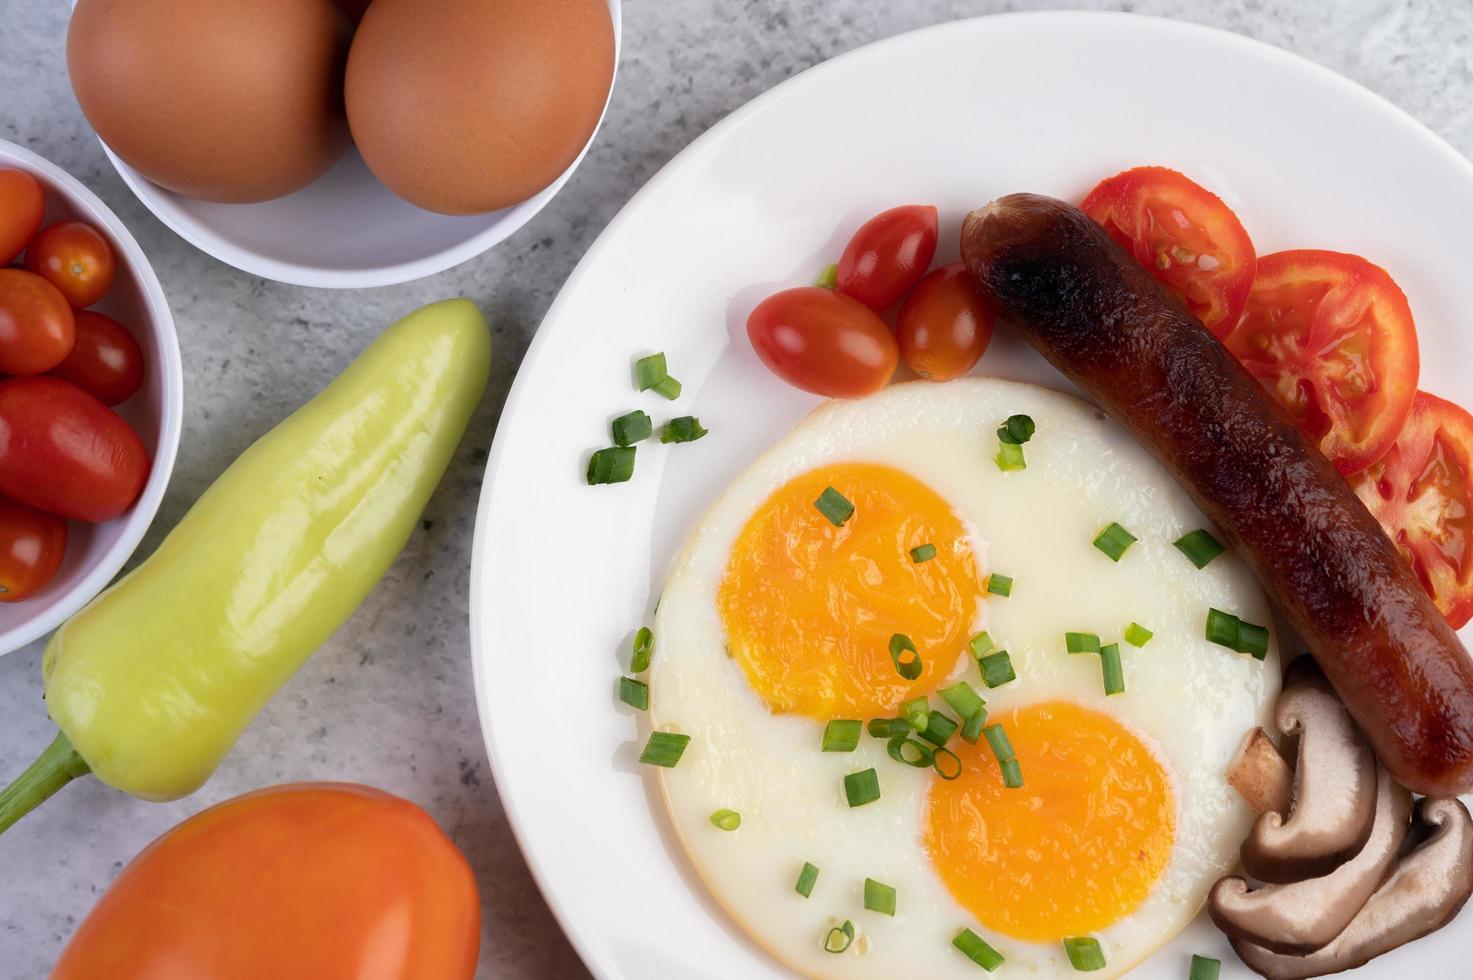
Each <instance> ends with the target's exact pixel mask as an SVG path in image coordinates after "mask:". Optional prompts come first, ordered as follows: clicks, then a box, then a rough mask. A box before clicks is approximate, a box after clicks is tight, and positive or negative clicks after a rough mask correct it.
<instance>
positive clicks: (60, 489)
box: [0, 377, 149, 522]
mask: <svg viewBox="0 0 1473 980" xmlns="http://www.w3.org/2000/svg"><path fill="white" fill-rule="evenodd" d="M148 469H149V462H148V451H147V450H146V449H144V447H143V441H142V440H141V439H139V438H138V433H136V432H134V431H133V430H132V428H130V427H129V425H128V423H127V422H124V421H123V420H122V419H121V418H119V417H118V416H117V415H116V414H114V413H113V411H112V410H111V409H109V408H108V407H107V406H106V405H104V404H103V403H102V402H100V401H98V400H97V399H96V398H93V397H92V396H91V395H89V394H87V393H86V392H85V391H83V390H82V389H81V388H78V387H77V386H76V385H74V384H72V383H71V382H68V381H63V380H61V379H60V378H48V377H39V378H7V379H6V380H4V381H0V494H4V495H6V496H8V497H12V498H14V499H16V500H19V501H20V502H21V503H25V504H30V505H31V506H32V507H39V508H41V509H42V510H45V511H50V512H51V513H53V514H60V515H61V516H62V517H70V518H72V519H73V520H78V521H95V522H96V521H109V520H112V519H113V518H114V517H117V516H118V515H119V514H121V513H122V512H123V511H125V510H127V509H128V508H129V507H131V506H132V505H133V501H135V500H137V499H138V494H139V493H140V492H141V491H142V490H143V484H144V482H145V481H146V480H147V479H148Z"/></svg>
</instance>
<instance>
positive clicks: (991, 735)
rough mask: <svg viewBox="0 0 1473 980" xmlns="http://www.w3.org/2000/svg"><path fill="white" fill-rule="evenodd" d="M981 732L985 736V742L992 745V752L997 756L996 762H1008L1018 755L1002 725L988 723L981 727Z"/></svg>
mask: <svg viewBox="0 0 1473 980" xmlns="http://www.w3.org/2000/svg"><path fill="white" fill-rule="evenodd" d="M982 734H983V735H985V736H987V744H988V745H990V746H992V754H993V755H994V756H996V757H997V761H998V762H1008V761H1010V760H1012V759H1016V758H1017V757H1018V755H1017V753H1016V752H1014V751H1013V742H1012V739H1010V738H1008V733H1007V731H1006V730H1005V729H1004V728H1003V727H1002V725H988V726H987V727H986V728H984V729H982Z"/></svg>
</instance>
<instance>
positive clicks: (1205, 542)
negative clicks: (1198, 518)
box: [1171, 529, 1227, 568]
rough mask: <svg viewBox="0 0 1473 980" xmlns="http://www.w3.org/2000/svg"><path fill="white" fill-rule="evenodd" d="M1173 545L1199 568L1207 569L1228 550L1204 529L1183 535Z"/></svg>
mask: <svg viewBox="0 0 1473 980" xmlns="http://www.w3.org/2000/svg"><path fill="white" fill-rule="evenodd" d="M1171 543H1172V544H1173V545H1175V546H1176V550H1177V551H1180V552H1181V553H1182V554H1184V555H1186V556H1187V559H1188V560H1189V561H1191V563H1192V564H1193V565H1196V566H1197V567H1198V568H1206V567H1207V565H1208V563H1210V562H1211V561H1212V559H1214V558H1216V557H1217V556H1218V555H1220V554H1222V553H1223V552H1224V551H1226V550H1227V549H1226V548H1224V547H1223V546H1222V542H1221V541H1218V540H1217V539H1216V538H1214V537H1213V536H1212V535H1211V534H1209V533H1208V532H1207V531H1206V530H1202V529H1198V530H1196V531H1192V532H1190V533H1187V534H1183V535H1182V536H1181V537H1179V538H1177V539H1176V540H1175V541H1173V542H1171Z"/></svg>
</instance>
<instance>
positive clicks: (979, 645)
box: [967, 630, 993, 660]
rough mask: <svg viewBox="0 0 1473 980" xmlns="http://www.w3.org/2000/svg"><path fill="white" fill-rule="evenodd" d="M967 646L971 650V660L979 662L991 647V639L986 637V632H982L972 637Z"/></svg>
mask: <svg viewBox="0 0 1473 980" xmlns="http://www.w3.org/2000/svg"><path fill="white" fill-rule="evenodd" d="M967 646H969V647H971V648H972V659H973V660H981V659H982V655H983V654H984V653H986V652H987V651H988V650H991V649H992V647H993V642H992V637H991V636H988V635H987V631H986V630H983V631H982V632H981V633H978V634H977V635H976V636H974V637H972V639H971V640H970V641H969V642H968V643H967Z"/></svg>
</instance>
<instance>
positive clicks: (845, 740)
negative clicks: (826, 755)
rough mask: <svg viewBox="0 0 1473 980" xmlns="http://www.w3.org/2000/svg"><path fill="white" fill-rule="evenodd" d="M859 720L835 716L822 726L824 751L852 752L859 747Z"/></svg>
mask: <svg viewBox="0 0 1473 980" xmlns="http://www.w3.org/2000/svg"><path fill="white" fill-rule="evenodd" d="M861 727H863V726H861V725H860V723H859V722H857V721H852V720H850V719H847V718H835V719H834V720H833V721H831V722H829V723H828V724H827V725H825V726H824V727H823V750H824V751H825V752H853V751H854V750H855V749H856V748H858V747H859V731H860V729H861Z"/></svg>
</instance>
